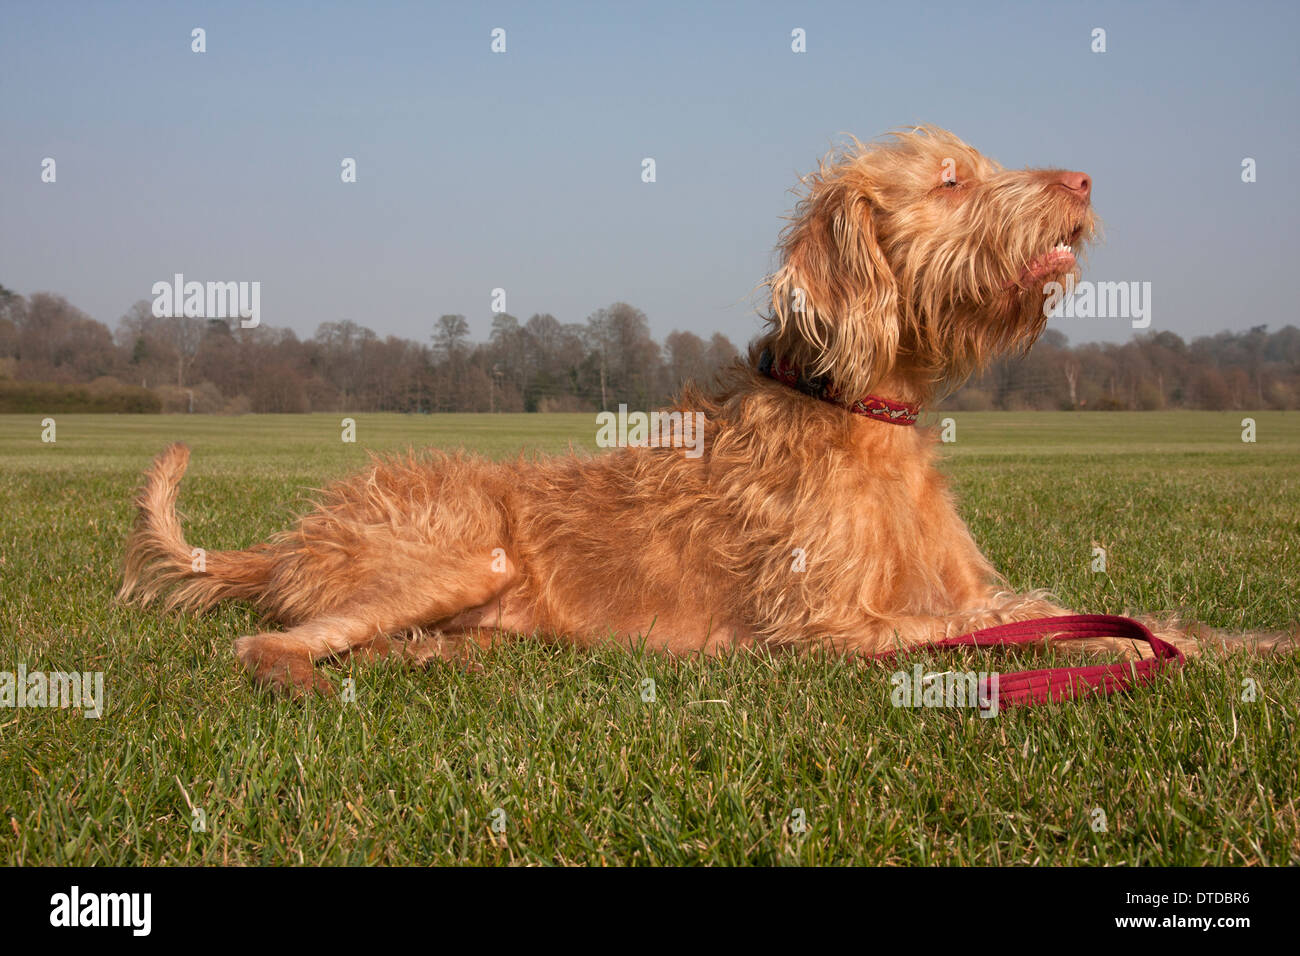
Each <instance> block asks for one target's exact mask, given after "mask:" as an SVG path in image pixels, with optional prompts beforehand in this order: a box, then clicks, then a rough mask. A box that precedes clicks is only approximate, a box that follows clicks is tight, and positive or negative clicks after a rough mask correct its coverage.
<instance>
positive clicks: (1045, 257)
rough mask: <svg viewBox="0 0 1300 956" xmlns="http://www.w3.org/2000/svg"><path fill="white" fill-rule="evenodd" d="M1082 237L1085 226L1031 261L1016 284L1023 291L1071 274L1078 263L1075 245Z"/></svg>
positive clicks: (1075, 230)
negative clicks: (1055, 277)
mask: <svg viewBox="0 0 1300 956" xmlns="http://www.w3.org/2000/svg"><path fill="white" fill-rule="evenodd" d="M1082 235H1083V226H1081V225H1080V226H1075V227H1074V229H1072V230H1070V231H1069V232H1068V233H1066V234H1065V235H1063V236H1061V237H1060V238H1058V239H1057V240H1056V245H1054V246H1052V248H1051V249H1049V250H1047V251H1046V252H1044V253H1043V254H1042V255H1039V256H1035V257H1034V258H1033V259H1031V260H1029V264H1028V265H1027V266H1025V267H1024V269H1022V270H1021V272H1020V276H1019V278H1017V279H1016V282H1015V284H1016V285H1017V286H1019V287H1020V288H1021V289H1026V290H1027V289H1032V288H1033V287H1035V286H1037V285H1039V284H1041V283H1043V282H1045V281H1046V280H1047V279H1050V278H1051V277H1052V276H1059V275H1062V274H1063V273H1066V272H1069V271H1070V270H1071V269H1073V268H1074V266H1075V264H1076V262H1077V260H1076V259H1075V257H1074V244H1075V243H1076V242H1078V241H1079V239H1080V237H1081V236H1082Z"/></svg>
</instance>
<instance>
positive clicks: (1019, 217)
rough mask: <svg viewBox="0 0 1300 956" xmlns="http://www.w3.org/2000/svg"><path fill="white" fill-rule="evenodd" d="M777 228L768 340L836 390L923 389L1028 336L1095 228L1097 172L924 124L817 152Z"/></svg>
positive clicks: (928, 391) (1025, 342)
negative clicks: (1024, 165)
mask: <svg viewBox="0 0 1300 956" xmlns="http://www.w3.org/2000/svg"><path fill="white" fill-rule="evenodd" d="M804 186H805V188H806V190H807V192H806V194H805V195H804V197H803V199H802V200H801V201H800V203H799V205H798V207H797V209H796V211H795V216H794V217H793V220H792V222H791V223H790V225H789V227H788V228H787V229H786V230H785V232H784V234H783V235H782V240H781V245H780V254H781V264H780V268H779V269H778V270H777V271H776V273H775V274H773V275H772V276H771V277H770V278H769V281H768V285H769V288H770V290H771V309H772V311H771V317H770V319H769V325H770V327H769V329H768V332H767V334H766V336H765V337H764V339H763V346H764V347H766V348H768V349H770V350H771V351H773V352H774V353H775V354H776V355H778V356H779V357H781V358H783V359H785V360H787V361H792V362H795V363H797V364H798V365H800V366H801V367H803V368H805V369H807V370H808V372H809V373H811V374H815V375H821V376H826V377H828V378H829V379H830V380H831V381H832V382H833V383H834V386H835V388H836V389H837V391H838V392H839V393H840V394H841V395H843V396H845V397H860V396H862V395H865V394H867V393H869V392H871V391H873V390H874V389H876V388H878V387H879V386H880V385H881V384H882V383H884V382H889V383H890V386H892V387H894V388H897V389H901V390H903V391H904V392H907V393H909V394H908V395H907V396H906V397H908V398H910V399H925V398H928V397H930V396H931V395H932V394H934V392H935V391H936V390H939V389H942V388H944V387H955V386H956V385H957V384H960V382H961V381H963V380H964V379H965V378H966V377H967V376H968V375H970V374H971V373H972V372H973V371H975V370H976V369H978V368H980V367H982V366H983V365H984V364H985V363H986V362H987V361H988V360H989V359H990V358H992V357H994V356H996V355H998V354H1001V353H1004V352H1009V351H1013V350H1017V349H1027V348H1029V346H1030V345H1032V344H1033V342H1034V340H1035V339H1037V338H1038V336H1039V334H1040V333H1041V332H1042V331H1043V328H1044V326H1045V324H1046V321H1047V320H1046V315H1045V310H1044V303H1045V301H1046V299H1047V297H1048V292H1047V289H1046V287H1047V285H1048V283H1050V282H1054V281H1063V280H1064V278H1065V276H1066V275H1067V274H1074V273H1076V271H1077V268H1078V267H1077V262H1076V257H1077V256H1078V255H1079V254H1080V253H1081V251H1082V249H1083V245H1084V244H1085V243H1086V242H1087V241H1088V240H1090V239H1091V238H1092V236H1093V233H1094V229H1095V226H1096V219H1095V217H1094V215H1093V212H1092V204H1091V191H1092V187H1091V181H1090V180H1089V178H1088V177H1087V176H1086V175H1084V174H1083V173H1078V172H1067V171H1065V170H1060V169H1031V170H1007V169H1003V168H1002V167H1001V166H999V165H998V164H997V163H996V162H994V161H993V160H991V159H989V158H987V157H985V156H983V155H981V154H980V153H979V152H977V151H976V150H974V149H972V148H971V147H970V146H967V145H966V144H965V143H963V142H962V141H961V140H959V139H958V138H957V137H955V136H953V135H952V134H951V133H948V132H945V131H943V130H940V129H936V128H933V127H921V128H918V129H915V130H910V131H908V132H901V133H895V134H893V135H892V136H891V137H890V138H889V139H887V140H885V141H883V142H880V143H875V144H871V145H869V146H863V145H861V144H858V143H855V145H854V148H853V149H852V150H850V151H849V152H847V153H842V154H838V155H835V156H832V157H831V158H829V159H828V160H825V161H823V163H822V165H821V168H820V169H819V170H818V172H816V173H814V174H813V175H811V176H809V177H808V178H807V179H806V180H805V181H804Z"/></svg>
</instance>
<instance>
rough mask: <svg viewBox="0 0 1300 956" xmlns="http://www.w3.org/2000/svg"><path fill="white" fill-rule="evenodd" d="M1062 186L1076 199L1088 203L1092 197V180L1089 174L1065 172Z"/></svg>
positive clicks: (1062, 177) (1062, 175)
mask: <svg viewBox="0 0 1300 956" xmlns="http://www.w3.org/2000/svg"><path fill="white" fill-rule="evenodd" d="M1059 182H1060V184H1061V185H1062V186H1064V187H1065V188H1066V189H1068V190H1069V191H1070V192H1071V193H1072V194H1073V195H1074V197H1075V198H1076V199H1080V200H1082V201H1083V202H1087V201H1088V200H1089V198H1090V197H1091V196H1092V179H1091V178H1089V176H1088V174H1087V173H1077V172H1068V171H1067V172H1063V173H1061V178H1060V180H1059Z"/></svg>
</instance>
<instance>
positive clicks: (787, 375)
mask: <svg viewBox="0 0 1300 956" xmlns="http://www.w3.org/2000/svg"><path fill="white" fill-rule="evenodd" d="M758 371H759V373H760V374H762V375H766V376H768V377H769V378H774V379H776V380H777V381H778V382H780V383H781V384H782V385H788V386H790V387H791V388H794V389H798V390H799V391H801V392H803V393H804V394H805V395H811V396H812V397H813V398H819V399H821V400H822V401H823V402H830V403H831V404H832V405H840V406H842V407H843V408H845V409H846V410H847V411H850V412H852V413H853V414H854V415H862V416H863V417H865V418H870V419H874V420H875V421H878V422H885V423H886V424H889V425H915V424H916V417H917V415H919V414H920V412H921V409H920V408H919V407H918V406H916V405H909V404H908V403H906V402H894V401H890V400H889V399H887V398H881V397H880V396H878V395H866V396H863V397H862V398H859V399H858V400H857V401H855V402H852V403H851V404H849V405H844V404H843V403H842V402H841V401H840V399H839V397H838V396H837V395H836V393H835V390H834V389H833V388H831V386H830V384H829V383H828V382H827V381H826V380H825V379H822V378H805V377H804V374H803V372H802V371H801V370H800V369H799V366H797V365H792V364H790V363H789V362H787V361H786V360H785V359H774V358H773V357H772V353H771V352H769V351H767V350H766V349H764V350H763V354H762V355H760V356H759V359H758Z"/></svg>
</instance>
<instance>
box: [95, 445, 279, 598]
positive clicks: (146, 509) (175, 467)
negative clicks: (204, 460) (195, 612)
mask: <svg viewBox="0 0 1300 956" xmlns="http://www.w3.org/2000/svg"><path fill="white" fill-rule="evenodd" d="M189 460H190V450H189V448H188V447H186V446H185V445H183V444H181V443H180V442H176V443H175V444H172V445H168V446H167V447H166V448H165V449H163V452H162V454H160V455H159V456H158V457H157V458H155V459H154V460H153V464H152V465H150V466H149V469H148V470H147V471H146V472H145V473H144V484H143V485H142V486H141V488H140V491H139V493H138V494H137V495H136V498H135V504H136V507H137V508H138V509H139V510H138V513H137V515H136V519H135V527H134V528H133V529H132V531H131V536H130V538H129V539H128V540H127V543H126V560H125V562H124V566H123V571H122V586H121V588H120V589H119V590H118V592H117V596H118V598H119V599H121V600H134V601H137V602H139V603H140V604H148V603H149V602H151V601H153V600H154V599H156V598H158V597H159V596H161V595H163V594H164V593H166V595H167V599H166V607H167V608H168V609H169V610H170V609H172V608H178V607H188V608H207V607H211V606H212V605H213V604H215V603H217V602H218V601H223V600H227V599H229V598H249V599H252V600H257V599H259V598H260V597H261V596H262V595H263V593H264V591H265V586H266V583H267V581H268V580H269V579H270V576H271V571H272V568H273V567H274V558H273V554H272V551H271V549H270V548H269V547H268V546H267V545H259V546H257V547H254V548H250V549H248V550H246V551H204V550H203V549H202V548H191V547H190V546H189V545H188V544H187V543H186V542H185V536H184V534H182V532H181V523H180V520H179V519H178V518H177V517H176V495H177V493H178V492H179V491H180V483H181V477H182V476H183V475H184V474H185V466H186V465H188V464H189Z"/></svg>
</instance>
